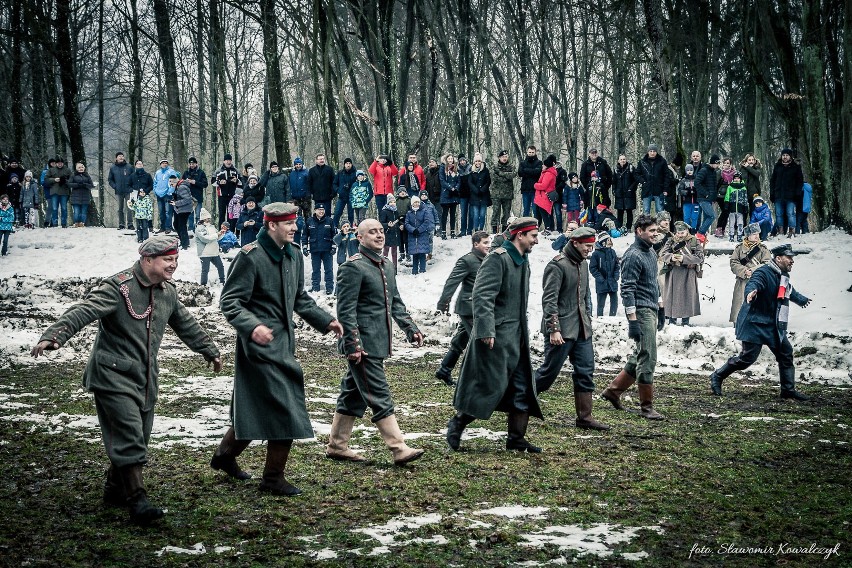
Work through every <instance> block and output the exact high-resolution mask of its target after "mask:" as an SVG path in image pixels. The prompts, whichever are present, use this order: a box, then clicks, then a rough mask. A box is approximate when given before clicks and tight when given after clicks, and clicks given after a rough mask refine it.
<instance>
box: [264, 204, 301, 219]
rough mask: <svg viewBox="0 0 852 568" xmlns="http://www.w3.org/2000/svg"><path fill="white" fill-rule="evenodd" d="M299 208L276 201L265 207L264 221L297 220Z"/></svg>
mask: <svg viewBox="0 0 852 568" xmlns="http://www.w3.org/2000/svg"><path fill="white" fill-rule="evenodd" d="M298 212H299V208H298V207H297V206H295V205H293V204H292V203H283V202H281V201H276V202H274V203H269V204H268V205H264V206H263V220H264V221H290V220H292V219H295V218H296V214H297V213H298Z"/></svg>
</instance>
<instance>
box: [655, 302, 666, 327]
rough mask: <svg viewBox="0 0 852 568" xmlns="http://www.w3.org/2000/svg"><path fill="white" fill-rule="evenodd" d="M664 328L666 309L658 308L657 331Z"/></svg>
mask: <svg viewBox="0 0 852 568" xmlns="http://www.w3.org/2000/svg"><path fill="white" fill-rule="evenodd" d="M665 326H666V308H664V307H663V306H660V307H659V309H658V310H657V331H663V328H664V327H665Z"/></svg>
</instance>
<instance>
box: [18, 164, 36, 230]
mask: <svg viewBox="0 0 852 568" xmlns="http://www.w3.org/2000/svg"><path fill="white" fill-rule="evenodd" d="M40 203H41V187H39V185H38V182H37V181H36V180H34V179H33V173H32V172H30V171H28V172H26V173H25V174H24V183H23V184H22V185H21V211H22V212H23V216H24V227H26V228H27V229H32V228H34V227H36V226H37V225H38V210H39V204H40Z"/></svg>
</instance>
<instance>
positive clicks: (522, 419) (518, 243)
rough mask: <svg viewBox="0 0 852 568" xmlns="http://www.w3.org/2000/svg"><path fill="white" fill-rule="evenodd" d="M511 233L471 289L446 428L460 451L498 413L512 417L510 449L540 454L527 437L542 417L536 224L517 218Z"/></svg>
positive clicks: (484, 263) (451, 442) (449, 440)
mask: <svg viewBox="0 0 852 568" xmlns="http://www.w3.org/2000/svg"><path fill="white" fill-rule="evenodd" d="M507 234H508V236H507V237H506V239H505V240H504V241H503V244H502V245H501V246H499V247H497V248H495V249H494V250H493V251H492V252H491V253H490V254H489V255H488V256H486V257H485V260H483V261H482V266H481V267H480V268H479V272H477V274H476V282H475V283H474V285H473V294H472V302H473V333H472V334H471V342H470V344H469V345H468V348H467V354H466V355H465V358H464V363H462V368H461V372H460V373H459V380H458V385H457V386H456V395H455V400H454V402H453V404H454V406H455V408H456V411H457V412H456V415H455V416H453V417H452V418H451V419H450V421H449V423H448V424H447V444H448V445H449V446H450V448H452V449H453V450H458V449H459V445H460V443H461V435H462V431H463V430H464V428H465V427H466V426H467V425H468V424H470V423H471V422H473V421H474V420H475V419H477V418H480V419H482V420H487V419H488V418H490V417H491V414H492V413H493V412H494V411H495V410H499V411H502V412H506V413H507V414H508V426H509V428H508V429H509V437H508V439H507V440H506V449H507V450H517V451H521V452H534V453H538V452H541V448H538V447H536V446H534V445H532V444H530V443H529V442H528V441H527V440H526V438H525V437H526V432H527V426H528V425H529V420H530V415H533V416H535V417H537V418H542V414H541V408H539V405H538V399H537V397H536V391H535V383H534V381H533V374H532V366H531V363H530V341H529V328H528V325H527V301H528V299H529V291H530V266H529V259H528V255H529V253H530V251H532V248H533V247H534V246H535V245H536V244H538V222H537V221H536V220H535V218H533V217H519V218H517V219H515V220H514V221H512V222H511V223H510V224H509V228H508V230H507Z"/></svg>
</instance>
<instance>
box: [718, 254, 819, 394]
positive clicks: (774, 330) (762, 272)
mask: <svg viewBox="0 0 852 568" xmlns="http://www.w3.org/2000/svg"><path fill="white" fill-rule="evenodd" d="M771 252H772V260H771V261H770V262H769V263H768V264H764V265H762V266H760V267H759V268H757V269H756V270H755V271H754V273H753V274H752V275H751V278H749V280H748V282H747V283H746V285H745V290H744V291H743V295H744V297H745V303H744V304H743V306H742V307H741V308H740V311H739V314H738V315H737V328H736V329H737V339H739V340H740V341H742V343H743V349H742V351H741V352H740V354H739V355H736V356H734V357H731V358H730V359H728V362H727V363H725V364H724V365H722V366H721V367H720V368H718V369H716V370H715V371H713V373H712V374H711V375H710V390H711V391H712V392H713V394H715V395H717V396H721V394H722V381H724V380H725V379H726V378H728V376H729V375H731V374H733V373H736V372H737V371H743V370H745V369H748V368H749V367H750V366H751V365H752V364H753V363H754V362H755V361H757V358H758V356H759V355H760V351H761V349H763V346H764V345H766V346H767V347H769V350H770V351H772V354H773V355H775V359H776V360H777V361H778V371H779V373H780V375H781V398H785V399H792V400H797V401H804V400H810V397H809V396H807V395H805V394H802V393H800V392H799V391H797V390H796V369H795V367H794V366H793V346H792V345H790V340H789V339H787V323H788V321H789V317H790V302H793V303H794V304H796V305H798V306H801V307H803V308H807V307H808V305H809V304H810V303H811V300H810V299H809V298H807V297H806V296H803V295H802V294H800V293H799V292H797V291H796V290H795V289H794V288H793V285H792V284H791V283H790V271H791V270H792V269H793V257H794V256H796V254H797V253H796V252H794V251H793V248H792V247H791V246H790V245H789V244H783V245H779V246H777V247H775V248H773V249H772V251H771Z"/></svg>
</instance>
